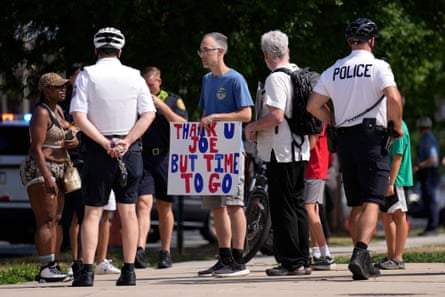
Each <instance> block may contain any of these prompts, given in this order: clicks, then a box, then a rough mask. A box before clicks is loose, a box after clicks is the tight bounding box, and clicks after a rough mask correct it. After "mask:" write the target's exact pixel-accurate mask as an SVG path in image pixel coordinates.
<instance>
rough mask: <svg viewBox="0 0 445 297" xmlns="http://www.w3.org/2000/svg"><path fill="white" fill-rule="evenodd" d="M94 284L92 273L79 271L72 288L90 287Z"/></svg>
mask: <svg viewBox="0 0 445 297" xmlns="http://www.w3.org/2000/svg"><path fill="white" fill-rule="evenodd" d="M93 284H94V272H92V271H85V270H81V271H80V272H79V274H78V275H77V277H76V278H74V281H73V283H72V286H73V287H92V286H93Z"/></svg>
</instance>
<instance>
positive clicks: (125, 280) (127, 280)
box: [116, 271, 136, 286]
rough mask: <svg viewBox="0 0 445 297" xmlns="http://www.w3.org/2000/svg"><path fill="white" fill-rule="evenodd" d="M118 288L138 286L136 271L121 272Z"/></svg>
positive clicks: (117, 283) (117, 282)
mask: <svg viewBox="0 0 445 297" xmlns="http://www.w3.org/2000/svg"><path fill="white" fill-rule="evenodd" d="M116 286H136V273H135V272H134V271H126V272H121V275H120V276H119V278H118V279H117V281H116Z"/></svg>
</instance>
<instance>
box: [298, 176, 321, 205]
mask: <svg viewBox="0 0 445 297" xmlns="http://www.w3.org/2000/svg"><path fill="white" fill-rule="evenodd" d="M325 183H326V181H325V180H323V179H311V178H309V179H305V180H304V192H303V195H304V196H303V197H304V203H307V204H315V203H318V204H323V201H324V188H325Z"/></svg>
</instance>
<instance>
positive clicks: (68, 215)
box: [60, 62, 87, 277]
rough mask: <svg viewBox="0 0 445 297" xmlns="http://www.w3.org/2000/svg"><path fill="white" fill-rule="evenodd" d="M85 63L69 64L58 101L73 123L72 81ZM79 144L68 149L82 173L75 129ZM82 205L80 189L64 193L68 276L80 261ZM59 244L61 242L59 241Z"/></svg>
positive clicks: (63, 218) (63, 221)
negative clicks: (71, 108) (63, 98)
mask: <svg viewBox="0 0 445 297" xmlns="http://www.w3.org/2000/svg"><path fill="white" fill-rule="evenodd" d="M85 66H87V64H85V63H82V62H76V63H73V64H72V65H71V67H70V68H69V69H68V71H67V73H66V77H67V78H68V80H69V84H67V89H66V99H65V100H64V101H62V102H61V103H60V106H61V107H62V109H63V112H64V116H65V119H66V120H67V121H68V122H69V123H70V124H71V125H73V118H72V116H71V115H70V113H69V105H70V102H71V96H72V94H73V88H74V82H75V80H76V77H77V75H78V74H79V72H80V71H82V70H83V68H84V67H85ZM76 136H77V139H78V141H79V145H78V146H77V147H75V148H74V149H71V150H68V153H69V154H70V157H71V160H72V161H73V165H74V166H75V167H76V168H77V170H78V171H79V174H81V175H82V167H83V156H82V154H83V151H82V150H83V145H82V132H80V131H77V133H76ZM83 209H84V205H83V203H82V190H77V191H74V192H70V193H66V194H65V203H64V206H63V212H62V219H61V221H60V224H61V225H62V227H63V229H64V230H68V234H69V245H70V250H71V260H72V262H71V265H70V267H69V268H68V272H67V274H68V276H70V277H74V274H76V275H77V273H78V272H79V271H80V266H81V263H82V261H81V260H80V236H79V234H80V224H81V222H82V218H83ZM60 244H62V243H61V242H60Z"/></svg>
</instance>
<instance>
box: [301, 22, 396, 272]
mask: <svg viewBox="0 0 445 297" xmlns="http://www.w3.org/2000/svg"><path fill="white" fill-rule="evenodd" d="M378 35H379V33H378V29H377V25H376V24H375V23H374V22H373V21H371V20H369V19H366V18H359V19H357V20H355V21H354V22H352V23H351V24H349V25H348V26H347V28H346V40H347V43H348V45H349V46H350V47H351V49H352V51H351V53H350V54H349V55H348V56H347V57H345V58H343V59H339V60H337V62H336V63H335V64H334V65H333V66H331V67H329V68H328V69H327V70H325V71H324V72H323V73H322V75H321V77H320V80H319V82H318V84H317V85H316V86H315V88H314V93H313V94H312V96H311V98H310V99H309V102H308V105H307V110H308V111H309V112H310V113H312V114H313V115H315V116H316V117H317V118H319V119H320V120H323V121H325V122H330V115H329V112H328V111H327V110H326V109H325V108H324V107H323V106H324V105H325V104H326V103H327V102H328V100H329V98H331V99H332V102H333V104H334V110H335V123H331V124H334V125H335V124H336V125H337V152H338V157H339V161H340V164H341V167H342V172H343V181H344V188H345V192H346V198H347V202H348V206H351V207H352V211H351V216H350V221H351V224H350V225H351V236H352V240H353V242H354V244H355V247H354V251H353V253H352V257H351V260H350V263H349V270H350V271H351V272H352V274H353V276H352V277H353V279H354V280H365V279H368V278H369V277H370V276H375V275H378V274H379V273H380V272H379V271H378V269H376V268H374V267H373V266H372V263H371V259H370V256H369V253H368V250H367V248H368V244H369V242H370V240H371V238H372V234H373V232H374V229H375V227H376V225H377V220H378V212H379V205H382V204H383V202H384V199H385V195H386V191H387V188H388V181H389V159H388V154H386V153H385V151H384V145H385V142H386V139H387V133H386V127H387V123H388V121H389V120H391V121H392V122H393V124H394V131H395V132H396V133H397V134H398V135H399V136H401V135H402V134H403V131H402V100H401V96H400V93H399V91H398V89H397V85H396V82H395V79H394V75H393V73H392V71H391V67H390V66H389V64H388V63H387V62H385V61H383V60H380V59H376V58H375V57H374V55H373V54H372V49H373V47H374V44H375V38H376V37H378ZM377 102H379V103H377ZM387 112H388V115H389V118H388V117H387Z"/></svg>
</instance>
